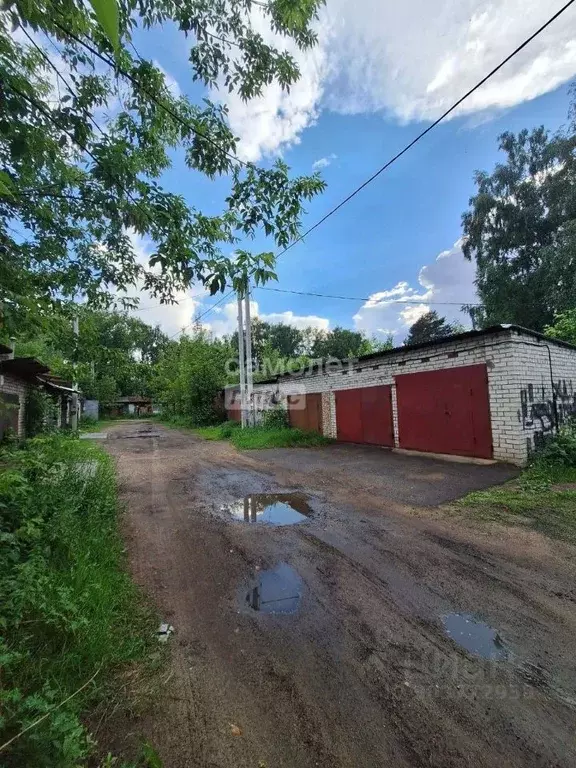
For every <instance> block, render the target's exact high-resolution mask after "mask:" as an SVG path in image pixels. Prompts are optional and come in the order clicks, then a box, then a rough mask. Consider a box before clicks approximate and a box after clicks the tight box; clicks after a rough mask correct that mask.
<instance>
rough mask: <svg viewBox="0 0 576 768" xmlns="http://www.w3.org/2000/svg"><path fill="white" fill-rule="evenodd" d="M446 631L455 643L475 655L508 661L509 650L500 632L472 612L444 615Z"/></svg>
mask: <svg viewBox="0 0 576 768" xmlns="http://www.w3.org/2000/svg"><path fill="white" fill-rule="evenodd" d="M442 623H443V624H444V631H445V632H446V634H447V635H448V637H450V638H451V639H452V640H453V641H454V642H455V643H457V644H458V645H459V646H461V647H462V648H464V649H465V650H466V651H468V653H471V654H473V655H474V656H480V657H481V658H483V659H490V660H491V661H506V660H507V659H508V657H509V652H508V650H507V648H506V646H505V645H504V643H503V641H502V638H501V637H500V635H499V634H498V632H497V631H496V630H495V629H493V628H492V627H491V626H489V625H488V624H485V623H484V622H483V621H480V620H479V619H477V618H476V617H475V616H473V615H472V614H470V613H450V614H448V615H447V616H443V617H442Z"/></svg>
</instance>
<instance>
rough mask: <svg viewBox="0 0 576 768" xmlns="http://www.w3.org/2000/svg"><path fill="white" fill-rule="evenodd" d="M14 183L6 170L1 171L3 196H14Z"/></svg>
mask: <svg viewBox="0 0 576 768" xmlns="http://www.w3.org/2000/svg"><path fill="white" fill-rule="evenodd" d="M13 190H14V184H13V183H12V179H11V178H10V176H8V174H7V173H6V172H5V171H0V195H1V196H2V197H14V192H13Z"/></svg>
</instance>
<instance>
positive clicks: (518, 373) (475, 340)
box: [254, 326, 576, 465]
mask: <svg viewBox="0 0 576 768" xmlns="http://www.w3.org/2000/svg"><path fill="white" fill-rule="evenodd" d="M480 365H483V366H485V371H486V376H487V396H488V408H489V419H490V431H491V441H492V446H491V455H492V457H493V458H494V459H496V460H499V461H508V462H512V463H515V464H520V465H522V464H525V463H526V461H527V459H528V457H529V455H530V453H531V452H532V451H533V450H534V449H535V448H537V447H538V445H539V444H540V443H541V442H542V441H543V440H545V439H546V438H547V437H548V436H549V435H551V434H553V432H554V429H555V428H556V424H561V423H562V422H563V421H565V420H566V419H567V418H569V417H570V416H571V415H576V347H573V346H571V345H569V344H566V343H563V342H558V341H555V340H553V339H549V338H547V337H544V336H542V335H541V334H538V333H535V332H533V331H529V330H526V329H524V328H520V327H517V326H495V327H493V328H488V329H486V330H483V331H470V332H467V333H462V334H458V335H457V336H451V337H448V338H446V339H441V340H439V341H436V342H432V343H429V344H421V345H415V346H411V347H399V348H397V349H393V350H389V351H386V352H383V353H377V354H373V355H367V356H365V357H362V358H360V359H359V360H353V361H343V362H342V361H326V362H325V363H323V364H322V365H321V366H320V365H316V366H313V367H311V368H310V369H309V370H307V371H305V372H304V373H299V374H292V375H291V374H287V375H283V376H278V377H277V378H275V379H274V380H269V381H266V382H261V383H259V384H256V385H255V388H254V389H255V394H256V401H257V402H267V401H269V400H270V399H273V400H274V401H276V402H277V401H279V400H280V401H285V399H286V397H287V396H288V395H298V394H303V393H318V394H321V396H322V431H323V433H324V434H325V435H327V436H329V437H333V438H337V437H338V425H337V422H336V402H335V393H336V392H338V391H341V390H347V389H357V388H361V387H375V386H381V385H389V386H390V387H391V394H392V418H393V432H394V444H395V446H396V447H400V446H401V444H402V442H403V441H402V424H401V423H400V424H399V420H398V392H397V378H399V377H400V376H405V375H406V374H412V373H420V372H425V371H446V370H449V369H454V368H460V367H466V366H480ZM421 418H422V417H421ZM429 450H430V451H433V450H434V448H433V446H430V448H429ZM457 451H458V446H455V450H453V451H451V452H452V453H457Z"/></svg>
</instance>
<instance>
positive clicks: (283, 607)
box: [242, 563, 303, 613]
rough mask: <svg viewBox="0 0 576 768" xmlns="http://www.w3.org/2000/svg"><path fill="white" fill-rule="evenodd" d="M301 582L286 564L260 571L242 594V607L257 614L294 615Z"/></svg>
mask: <svg viewBox="0 0 576 768" xmlns="http://www.w3.org/2000/svg"><path fill="white" fill-rule="evenodd" d="M302 588H303V582H302V579H301V578H300V576H299V575H298V573H297V572H296V571H295V570H294V569H293V568H291V567H290V566H289V565H288V564H287V563H279V564H278V565H277V566H276V567H275V568H272V569H270V570H267V571H260V573H258V574H257V576H256V578H255V579H254V582H253V583H252V584H251V585H250V588H249V590H248V591H247V592H246V591H245V590H244V591H243V592H242V604H243V607H245V608H248V609H250V610H253V611H258V612H259V613H296V611H297V610H298V608H299V607H300V600H301V597H302Z"/></svg>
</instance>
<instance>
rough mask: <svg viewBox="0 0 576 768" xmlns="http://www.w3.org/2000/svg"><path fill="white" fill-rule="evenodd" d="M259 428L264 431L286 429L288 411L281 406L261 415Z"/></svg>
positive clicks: (287, 425)
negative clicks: (262, 428)
mask: <svg viewBox="0 0 576 768" xmlns="http://www.w3.org/2000/svg"><path fill="white" fill-rule="evenodd" d="M261 426H262V427H264V429H288V427H289V426H290V424H289V421H288V411H287V410H286V408H283V407H282V406H277V407H276V408H272V409H271V410H268V411H264V413H263V414H262V422H261Z"/></svg>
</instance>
